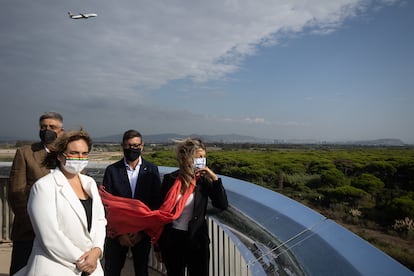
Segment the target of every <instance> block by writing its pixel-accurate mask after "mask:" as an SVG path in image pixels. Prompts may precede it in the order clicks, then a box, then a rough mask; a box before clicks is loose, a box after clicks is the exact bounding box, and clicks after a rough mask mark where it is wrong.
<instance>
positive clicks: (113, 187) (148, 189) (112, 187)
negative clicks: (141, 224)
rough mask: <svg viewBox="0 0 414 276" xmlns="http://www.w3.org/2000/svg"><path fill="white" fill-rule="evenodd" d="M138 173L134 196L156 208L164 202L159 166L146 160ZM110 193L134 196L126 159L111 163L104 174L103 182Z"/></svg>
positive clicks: (127, 196) (152, 208) (153, 208)
mask: <svg viewBox="0 0 414 276" xmlns="http://www.w3.org/2000/svg"><path fill="white" fill-rule="evenodd" d="M141 159H142V164H141V167H140V169H139V173H138V181H137V185H136V188H135V194H134V198H135V199H139V200H141V201H142V202H144V203H145V204H146V205H147V206H148V207H149V208H151V210H156V209H158V208H159V207H160V205H161V203H162V198H161V193H160V189H161V178H160V174H159V172H158V167H157V166H155V165H154V164H152V163H150V162H148V161H146V160H144V159H143V158H142V157H141ZM102 185H104V187H105V189H106V191H108V192H109V193H111V194H113V195H115V196H120V197H126V198H132V191H131V185H130V184H129V179H128V174H127V170H126V167H125V163H124V159H121V160H119V161H118V162H116V163H114V164H111V165H109V166H108V167H107V168H106V170H105V174H104V178H103V183H102Z"/></svg>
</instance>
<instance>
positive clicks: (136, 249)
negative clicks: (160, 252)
mask: <svg viewBox="0 0 414 276" xmlns="http://www.w3.org/2000/svg"><path fill="white" fill-rule="evenodd" d="M128 249H129V247H127V246H122V245H120V244H119V241H118V239H116V238H115V239H111V238H106V241H105V250H104V261H105V264H104V272H105V275H106V276H119V275H121V271H122V268H123V267H124V264H125V259H126V254H127V252H128ZM150 249H151V243H150V239H149V237H148V236H146V235H144V237H143V238H142V240H141V241H140V242H139V243H137V244H136V245H135V246H133V247H131V252H132V258H133V262H134V270H135V276H148V255H149V252H150Z"/></svg>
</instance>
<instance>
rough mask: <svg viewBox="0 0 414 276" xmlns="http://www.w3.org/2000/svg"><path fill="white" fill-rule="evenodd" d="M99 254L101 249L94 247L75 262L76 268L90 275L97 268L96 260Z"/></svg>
mask: <svg viewBox="0 0 414 276" xmlns="http://www.w3.org/2000/svg"><path fill="white" fill-rule="evenodd" d="M101 253H102V252H101V249H100V248H98V247H94V248H92V249H91V250H89V251H88V252H85V253H84V254H83V255H82V256H80V257H79V259H78V260H77V261H76V268H77V269H78V270H79V271H82V272H86V273H87V274H92V273H93V272H94V271H95V269H96V267H97V266H98V260H99V258H100V256H101Z"/></svg>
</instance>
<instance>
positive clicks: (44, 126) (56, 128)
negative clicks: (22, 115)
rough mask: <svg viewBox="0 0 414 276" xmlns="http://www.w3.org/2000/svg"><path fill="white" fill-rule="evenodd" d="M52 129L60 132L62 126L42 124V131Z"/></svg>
mask: <svg viewBox="0 0 414 276" xmlns="http://www.w3.org/2000/svg"><path fill="white" fill-rule="evenodd" d="M48 128H49V129H51V130H58V129H60V128H62V127H61V126H58V125H46V124H42V125H40V130H46V129H48Z"/></svg>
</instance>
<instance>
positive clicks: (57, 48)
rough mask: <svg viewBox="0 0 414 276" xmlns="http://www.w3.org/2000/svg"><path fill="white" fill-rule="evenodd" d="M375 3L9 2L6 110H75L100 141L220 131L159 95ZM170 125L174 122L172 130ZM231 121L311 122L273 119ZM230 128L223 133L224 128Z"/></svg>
mask: <svg viewBox="0 0 414 276" xmlns="http://www.w3.org/2000/svg"><path fill="white" fill-rule="evenodd" d="M390 2H391V0H388V1H384V0H383V1H381V3H380V4H382V3H387V4H389V3H390ZM369 3H370V1H364V0H360V1H358V0H336V1H332V0H314V1H299V0H292V1H275V0H263V1H248V0H238V1H237V0H211V1H191V0H186V1H181V0H180V1H178V0H169V1H158V0H154V1H135V0H126V1H121V2H114V1H109V0H99V1H98V0H96V1H88V2H85V1H81V0H74V1H70V2H69V1H68V2H65V3H61V2H60V1H50V0H42V1H36V2H27V1H23V0H16V1H7V2H6V3H3V5H2V7H3V11H2V12H3V14H6V15H7V16H2V17H1V18H0V61H1V63H2V67H1V68H0V83H1V84H0V85H1V87H0V88H1V91H2V93H3V94H2V97H3V98H4V99H6V100H7V104H6V102H5V101H2V104H1V106H0V107H1V108H0V109H1V111H0V114H1V115H6V114H10V113H11V112H13V110H12V109H10V107H11V108H16V107H18V106H19V104H21V99H23V98H24V99H25V101H26V102H28V103H30V105H29V106H27V107H26V109H25V111H24V113H25V114H23V115H24V116H38V114H39V112H43V111H45V110H48V109H51V108H50V106H51V107H53V108H52V109H54V110H62V113H67V114H68V116H67V117H68V118H69V119H68V121H69V122H70V123H73V124H74V125H75V124H77V123H78V122H82V121H87V123H86V124H87V125H88V127H90V129H95V132H96V133H99V134H103V133H104V132H109V131H111V132H114V131H118V130H117V129H114V130H110V128H111V127H113V126H114V125H116V124H117V122H118V125H120V126H119V128H123V127H124V126H125V125H127V124H137V125H140V126H143V128H145V129H148V130H149V132H151V133H154V132H156V131H158V130H160V131H162V130H163V129H164V130H166V129H168V128H171V126H174V127H176V128H178V129H180V130H182V131H185V130H186V128H185V127H184V126H181V125H180V124H182V122H183V120H188V121H190V122H191V123H192V126H194V125H196V124H197V120H203V122H204V123H205V125H210V127H211V128H214V127H216V126H215V125H214V124H215V123H217V120H215V119H212V120H211V117H209V116H207V117H206V116H205V115H204V114H202V112H200V113H197V112H195V111H193V110H192V109H191V108H189V109H187V110H184V111H183V110H177V109H172V110H165V109H164V108H162V107H161V105H160V106H159V105H157V104H156V103H153V102H151V97H150V94H151V93H154V91H156V90H157V89H159V88H162V87H163V86H165V85H167V84H168V83H170V82H171V81H175V80H190V81H194V82H208V81H212V80H213V81H214V80H220V79H224V78H226V77H228V76H229V74H231V73H234V72H237V71H238V70H240V68H241V66H243V61H244V60H245V59H246V58H247V57H249V56H251V55H254V54H256V53H257V51H258V50H259V49H260V48H261V47H270V46H274V45H276V44H277V43H279V41H281V40H283V39H284V37H285V36H288V35H291V34H297V33H301V32H315V33H322V34H327V33H330V32H333V31H335V30H336V29H337V28H339V27H340V26H341V25H342V24H343V22H344V21H345V20H346V19H348V18H352V17H353V16H355V15H356V14H358V13H359V12H361V10H364V9H366V7H367V5H368V4H369ZM69 10H71V11H72V12H73V13H78V12H84V11H85V12H96V13H98V17H96V18H93V19H88V20H71V19H69V18H68V17H67V15H66V13H67V11H69ZM214 90H215V93H217V94H216V96H219V97H221V96H222V95H223V92H221V90H220V89H215V88H214V89H212V90H211V91H214ZM48 107H49V108H48ZM85 114H86V117H85ZM132 117H133V118H132ZM189 117H190V118H191V119H189ZM148 118H149V119H148ZM206 118H209V119H206ZM167 119H168V120H171V122H170V123H165V120H167ZM102 120H103V121H102ZM208 120H211V121H208ZM220 121H223V122H225V120H220ZM229 121H232V122H235V121H237V123H238V124H239V123H240V124H243V123H248V124H256V125H267V124H270V125H306V124H302V123H273V122H269V120H268V119H265V118H246V119H240V120H233V119H231V120H229ZM120 122H122V124H119V123H120ZM27 124H28V125H29V124H32V122H29V123H27ZM28 125H27V126H28ZM154 125H156V126H154ZM105 126H106V128H107V129H103V128H105ZM226 126H228V125H225V126H220V127H221V130H222V131H225V130H226ZM0 127H4V125H0ZM97 129H100V130H99V131H98V130H97ZM187 130H188V128H187Z"/></svg>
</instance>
